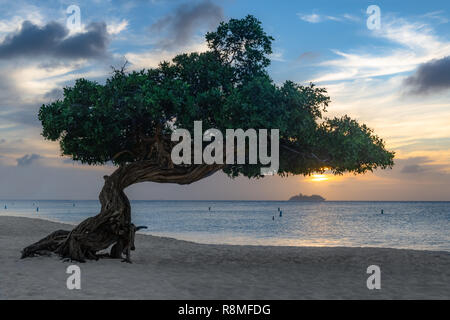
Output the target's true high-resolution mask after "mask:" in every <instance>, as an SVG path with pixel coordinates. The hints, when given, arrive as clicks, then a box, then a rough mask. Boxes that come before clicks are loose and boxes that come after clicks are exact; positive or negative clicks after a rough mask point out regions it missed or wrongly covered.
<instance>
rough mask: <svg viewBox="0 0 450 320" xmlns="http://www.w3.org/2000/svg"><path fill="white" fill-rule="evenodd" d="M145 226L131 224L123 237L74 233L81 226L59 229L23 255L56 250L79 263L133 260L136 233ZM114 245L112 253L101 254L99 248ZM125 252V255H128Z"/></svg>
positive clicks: (29, 255) (35, 254) (49, 253)
mask: <svg viewBox="0 0 450 320" xmlns="http://www.w3.org/2000/svg"><path fill="white" fill-rule="evenodd" d="M144 228H147V227H144V226H140V227H136V226H135V225H134V224H130V226H129V228H128V232H127V233H123V236H115V235H112V234H111V233H106V232H93V233H84V234H79V233H74V231H75V230H76V229H77V228H76V229H74V230H73V231H66V230H58V231H55V232H52V233H51V234H49V235H48V236H47V237H45V238H43V239H41V240H39V241H38V242H36V243H34V244H32V245H30V246H28V247H26V248H24V249H23V250H22V256H21V258H22V259H24V258H27V257H34V256H39V255H46V256H47V255H51V254H52V253H55V254H58V255H59V256H61V258H64V259H68V260H71V261H78V262H85V260H86V259H89V260H98V259H99V258H113V259H123V261H124V262H129V263H131V259H130V251H133V250H135V244H134V237H135V233H136V231H139V230H141V229H144ZM111 244H113V245H112V247H111V251H110V253H109V254H97V250H96V249H99V250H98V251H100V250H102V248H103V247H106V248H107V247H109V246H110V245H111ZM122 254H125V258H123V256H122Z"/></svg>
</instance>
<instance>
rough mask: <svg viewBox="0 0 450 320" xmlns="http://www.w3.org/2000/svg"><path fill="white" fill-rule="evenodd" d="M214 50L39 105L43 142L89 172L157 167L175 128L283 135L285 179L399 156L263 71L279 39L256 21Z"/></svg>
mask: <svg viewBox="0 0 450 320" xmlns="http://www.w3.org/2000/svg"><path fill="white" fill-rule="evenodd" d="M206 40H207V42H208V45H209V48H210V50H209V51H207V52H204V53H190V54H181V55H178V56H177V57H175V58H174V59H173V60H172V61H171V62H170V63H169V62H163V63H161V64H160V65H159V67H157V68H153V69H148V70H142V71H139V72H137V71H134V72H131V73H126V72H124V71H123V70H115V71H114V72H113V74H112V76H111V77H110V78H109V79H107V80H106V82H105V84H98V83H96V82H93V81H89V80H85V79H79V80H77V81H76V83H75V85H74V86H73V87H69V88H65V90H64V99H63V100H58V101H55V102H53V103H50V104H48V105H43V106H42V107H41V109H40V111H39V119H40V121H41V122H42V126H43V133H42V134H43V136H44V137H45V138H46V139H49V140H53V141H59V142H60V145H61V150H62V154H63V155H67V156H70V157H71V158H72V159H73V160H79V161H81V162H83V163H88V164H104V163H106V162H109V161H112V162H113V163H115V164H124V163H129V162H134V161H140V160H154V161H159V159H160V158H159V156H158V154H157V153H155V152H153V151H152V150H153V149H152V146H154V145H155V141H156V142H158V141H160V140H161V139H163V138H164V137H168V136H170V134H171V132H172V131H173V129H174V128H177V127H178V128H185V129H188V130H190V131H191V132H192V131H193V124H194V121H197V120H202V121H203V128H204V129H208V128H217V129H219V130H222V132H224V131H225V129H229V128H231V129H237V128H242V129H244V130H246V129H248V128H255V129H260V128H267V129H279V130H280V170H279V174H281V175H288V174H310V173H312V172H315V171H322V170H323V169H324V168H325V167H327V168H330V169H331V170H333V172H334V173H336V174H340V173H343V172H355V173H363V172H366V171H371V170H373V169H375V168H377V167H381V168H387V167H390V166H392V165H393V157H394V154H393V153H392V152H389V151H387V150H386V149H385V146H384V142H383V141H382V140H381V139H380V138H378V137H377V136H376V135H375V134H374V133H373V131H372V130H371V129H369V128H367V127H366V126H365V125H360V124H358V123H357V122H356V121H355V120H352V119H350V118H349V117H347V116H344V117H342V118H335V119H327V118H324V117H323V114H324V113H325V112H326V108H327V107H328V105H329V103H330V98H329V97H328V96H327V92H326V90H325V89H323V88H317V87H315V86H314V85H313V84H310V85H308V86H301V85H298V84H295V83H293V82H291V81H287V82H285V83H284V84H283V85H282V86H277V85H275V84H274V83H273V81H272V79H271V78H270V76H269V75H268V73H267V71H266V68H267V66H268V65H269V63H270V60H269V59H268V55H269V54H270V53H271V52H272V49H271V42H272V40H273V38H271V37H269V36H267V35H266V33H265V32H264V31H263V29H262V27H261V23H260V22H259V21H258V20H257V19H255V18H254V17H252V16H247V17H246V18H244V19H241V20H236V19H231V20H230V21H229V22H227V23H221V24H220V26H219V27H218V29H217V31H216V32H211V33H208V34H207V35H206ZM224 171H225V172H226V173H227V174H229V175H230V176H237V175H241V174H242V175H245V176H248V177H259V172H260V168H259V166H258V165H229V166H227V167H225V169H224Z"/></svg>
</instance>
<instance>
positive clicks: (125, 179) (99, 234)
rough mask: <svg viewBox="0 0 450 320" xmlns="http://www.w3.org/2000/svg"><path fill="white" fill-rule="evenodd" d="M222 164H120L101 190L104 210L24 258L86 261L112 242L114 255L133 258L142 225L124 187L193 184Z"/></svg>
mask: <svg viewBox="0 0 450 320" xmlns="http://www.w3.org/2000/svg"><path fill="white" fill-rule="evenodd" d="M221 168H222V166H207V165H198V166H190V167H176V168H161V167H159V165H157V164H154V163H151V162H149V161H140V162H134V163H131V164H128V165H124V166H121V167H119V168H118V169H117V170H116V171H114V173H113V174H112V175H111V176H105V177H104V179H105V185H104V186H103V189H102V191H101V192H100V196H99V199H100V203H101V211H100V213H99V214H98V215H96V216H94V217H90V218H87V219H86V220H84V221H83V222H81V223H80V224H79V225H78V226H76V227H75V228H74V229H73V230H72V231H70V232H69V231H64V230H58V231H55V232H53V233H51V234H50V235H48V236H47V237H45V238H43V239H42V240H40V241H38V242H36V243H34V244H32V245H30V246H28V247H26V248H25V249H23V250H22V258H26V257H32V256H35V255H48V254H50V253H52V252H54V253H57V254H58V255H60V256H61V257H62V258H66V259H70V260H75V261H79V262H84V261H85V260H86V259H98V258H99V257H100V256H99V255H98V254H97V252H98V251H101V250H104V249H107V248H108V247H110V246H111V245H113V246H112V248H111V252H110V254H109V256H110V257H111V258H117V259H119V258H122V254H123V253H125V254H126V258H125V260H124V261H127V262H131V261H130V250H134V234H135V232H136V231H137V230H139V228H142V227H139V228H136V227H135V225H134V224H132V223H131V206H130V202H129V200H128V198H127V196H126V195H125V193H124V189H125V188H126V187H128V186H130V185H132V184H135V183H139V182H145V181H152V182H161V183H177V184H189V183H192V182H195V181H198V180H200V179H202V178H205V177H207V176H209V175H211V174H213V173H215V172H217V171H218V170H220V169H221Z"/></svg>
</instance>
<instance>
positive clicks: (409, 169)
mask: <svg viewBox="0 0 450 320" xmlns="http://www.w3.org/2000/svg"><path fill="white" fill-rule="evenodd" d="M423 171H425V169H424V168H423V167H422V166H420V165H418V164H411V165H407V166H404V167H403V168H402V171H401V172H402V173H418V172H423Z"/></svg>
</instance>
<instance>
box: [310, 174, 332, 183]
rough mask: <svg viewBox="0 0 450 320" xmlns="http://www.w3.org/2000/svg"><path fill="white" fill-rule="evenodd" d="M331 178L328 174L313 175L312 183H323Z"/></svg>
mask: <svg viewBox="0 0 450 320" xmlns="http://www.w3.org/2000/svg"><path fill="white" fill-rule="evenodd" d="M328 179H329V178H328V176H327V175H326V174H313V175H312V178H311V181H314V182H322V181H327V180H328Z"/></svg>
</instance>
